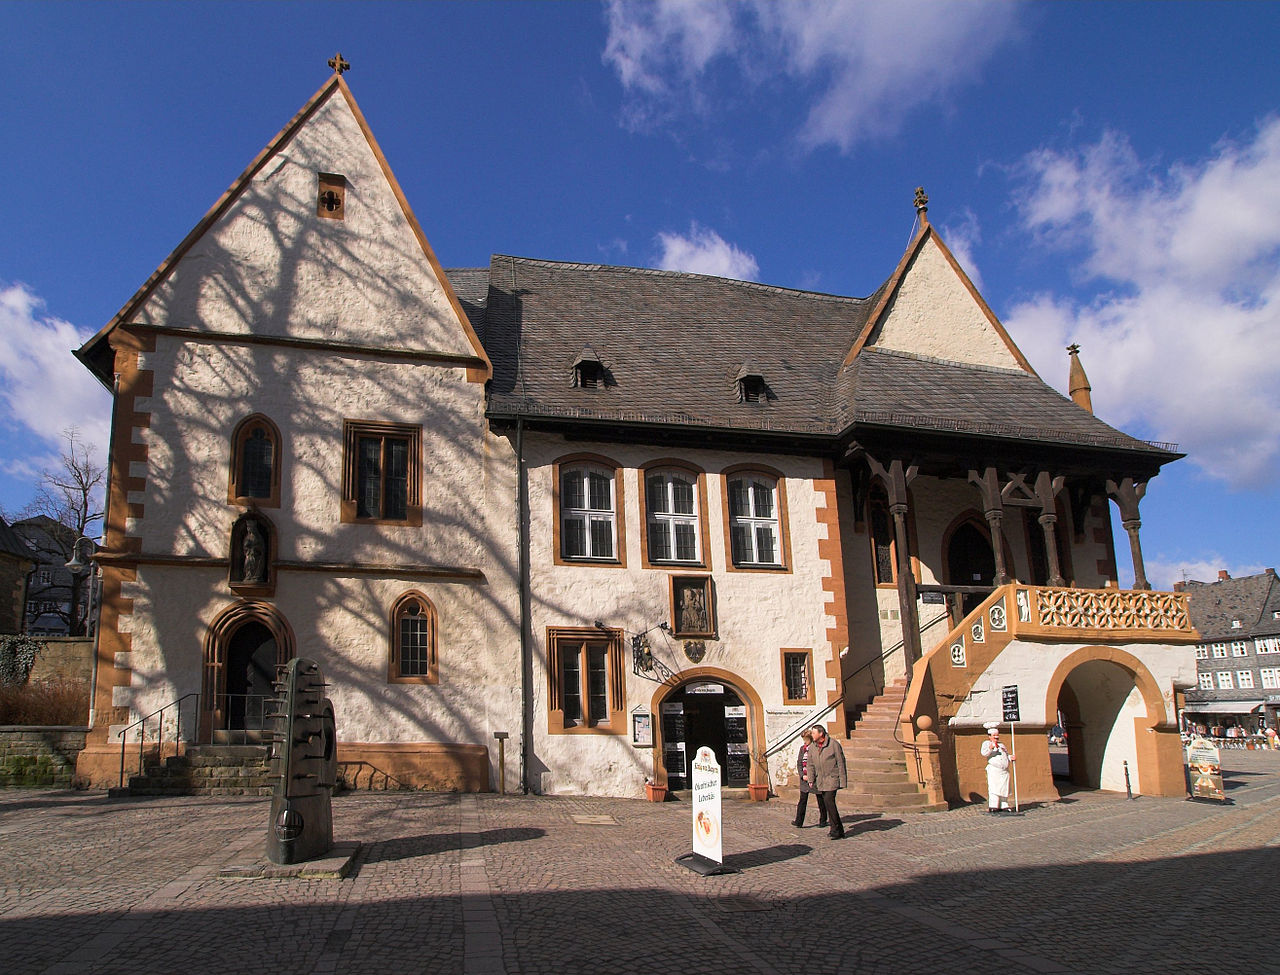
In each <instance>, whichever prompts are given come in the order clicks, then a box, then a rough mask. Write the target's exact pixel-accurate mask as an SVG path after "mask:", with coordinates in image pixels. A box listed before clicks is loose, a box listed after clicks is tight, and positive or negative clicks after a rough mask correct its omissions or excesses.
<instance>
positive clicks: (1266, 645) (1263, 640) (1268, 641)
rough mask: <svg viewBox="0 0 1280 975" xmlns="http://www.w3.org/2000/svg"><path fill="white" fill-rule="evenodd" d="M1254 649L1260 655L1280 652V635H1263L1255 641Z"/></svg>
mask: <svg viewBox="0 0 1280 975" xmlns="http://www.w3.org/2000/svg"><path fill="white" fill-rule="evenodd" d="M1253 643H1254V650H1255V652H1256V653H1258V654H1259V655H1262V654H1264V653H1280V637H1277V636H1263V637H1258V639H1256V640H1254V641H1253Z"/></svg>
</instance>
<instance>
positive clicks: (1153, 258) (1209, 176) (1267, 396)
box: [1006, 119, 1280, 487]
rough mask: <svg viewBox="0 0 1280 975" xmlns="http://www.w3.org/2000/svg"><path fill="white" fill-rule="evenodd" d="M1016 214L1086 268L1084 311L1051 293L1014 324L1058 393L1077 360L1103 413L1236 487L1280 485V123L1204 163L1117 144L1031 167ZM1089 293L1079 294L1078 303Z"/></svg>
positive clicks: (1024, 309) (1039, 158) (1049, 154)
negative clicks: (1152, 155) (1069, 355)
mask: <svg viewBox="0 0 1280 975" xmlns="http://www.w3.org/2000/svg"><path fill="white" fill-rule="evenodd" d="M1025 167H1026V168H1025V176H1026V179H1027V185H1026V191H1025V194H1024V195H1023V197H1022V199H1021V201H1020V212H1021V215H1022V218H1023V221H1024V223H1025V225H1026V227H1027V228H1028V229H1030V230H1031V231H1033V232H1034V233H1036V234H1038V235H1039V236H1040V237H1041V239H1042V240H1043V241H1045V242H1047V243H1049V244H1052V245H1057V246H1061V247H1062V248H1064V249H1076V250H1077V252H1078V253H1080V254H1082V255H1083V256H1082V257H1081V261H1080V264H1079V266H1078V269H1077V270H1078V273H1079V274H1080V276H1081V277H1082V284H1083V285H1085V286H1086V287H1089V288H1092V289H1093V292H1094V293H1093V294H1092V295H1091V296H1089V297H1086V298H1084V299H1078V298H1074V297H1063V296H1061V295H1053V294H1044V295H1039V296H1036V297H1035V298H1033V299H1031V300H1028V301H1026V302H1024V303H1022V304H1020V305H1018V306H1017V307H1015V308H1014V309H1013V310H1012V312H1011V313H1010V314H1009V315H1008V316H1006V318H1007V324H1008V326H1009V328H1010V330H1011V331H1012V332H1013V333H1014V337H1015V338H1016V340H1017V341H1018V343H1019V345H1020V346H1021V347H1022V349H1023V351H1024V352H1025V353H1026V354H1027V356H1028V358H1030V359H1031V361H1032V364H1033V365H1035V366H1036V367H1037V369H1038V370H1040V371H1041V374H1042V375H1043V376H1044V377H1045V378H1046V379H1047V380H1048V381H1050V382H1054V383H1055V384H1059V383H1060V382H1061V381H1065V378H1066V369H1065V368H1064V367H1063V362H1064V357H1063V347H1064V346H1065V345H1067V344H1068V343H1070V342H1078V343H1079V344H1080V346H1081V361H1082V362H1083V363H1084V365H1085V368H1086V370H1087V371H1088V373H1089V379H1090V382H1091V384H1092V386H1093V404H1094V409H1095V411H1096V412H1097V413H1098V414H1099V415H1101V416H1103V417H1104V418H1105V419H1107V420H1108V421H1110V422H1113V423H1116V424H1118V425H1121V426H1124V425H1140V426H1141V427H1142V429H1145V430H1149V431H1152V434H1151V435H1154V436H1155V437H1157V438H1159V439H1161V440H1169V441H1175V442H1178V443H1179V444H1180V446H1181V448H1182V449H1183V450H1185V451H1187V452H1188V453H1189V454H1190V459H1191V461H1192V463H1194V464H1196V465H1198V466H1199V467H1201V468H1202V469H1204V470H1205V471H1206V472H1207V473H1209V474H1210V475H1213V476H1215V477H1218V478H1221V479H1223V480H1226V481H1228V482H1229V483H1231V484H1232V485H1233V486H1235V487H1259V486H1262V485H1263V484H1265V483H1266V482H1267V481H1269V480H1270V481H1274V479H1275V478H1276V476H1277V475H1278V474H1280V356H1276V355H1275V353H1274V348H1275V346H1276V343H1277V340H1280V262H1278V261H1277V256H1280V119H1270V120H1268V121H1266V122H1265V123H1263V124H1262V125H1261V126H1260V127H1259V129H1258V131H1257V133H1256V135H1255V137H1254V138H1253V139H1252V140H1251V141H1247V142H1242V143H1235V142H1223V143H1221V144H1220V145H1218V146H1216V147H1215V148H1214V150H1213V153H1212V155H1211V156H1210V157H1209V158H1208V159H1206V160H1203V161H1201V162H1199V163H1197V164H1187V163H1180V164H1177V165H1174V166H1170V167H1167V168H1165V169H1163V170H1161V169H1160V168H1158V167H1156V166H1154V165H1151V164H1147V163H1143V162H1142V161H1141V160H1139V159H1138V158H1137V156H1136V154H1135V153H1134V151H1133V149H1132V147H1131V146H1130V145H1129V143H1128V142H1127V140H1126V139H1125V138H1124V137H1123V136H1120V135H1117V134H1115V133H1108V134H1107V135H1105V136H1104V137H1103V138H1102V139H1100V140H1099V141H1098V142H1097V143H1096V144H1095V145H1091V146H1087V147H1085V148H1083V149H1079V150H1076V151H1063V152H1060V151H1050V150H1042V151H1039V152H1037V153H1034V154H1033V155H1031V156H1029V157H1028V158H1027V159H1026V160H1025ZM1082 290H1083V289H1082Z"/></svg>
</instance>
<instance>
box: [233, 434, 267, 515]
mask: <svg viewBox="0 0 1280 975" xmlns="http://www.w3.org/2000/svg"><path fill="white" fill-rule="evenodd" d="M272 452H273V451H272V443H271V438H270V437H268V436H267V431H266V430H264V429H262V427H257V428H255V429H254V430H253V432H252V433H250V434H249V437H248V439H246V440H245V442H244V453H243V455H242V457H241V464H240V494H241V495H242V496H244V497H246V498H269V497H271V461H272V456H271V455H272Z"/></svg>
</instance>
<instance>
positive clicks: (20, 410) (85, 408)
mask: <svg viewBox="0 0 1280 975" xmlns="http://www.w3.org/2000/svg"><path fill="white" fill-rule="evenodd" d="M42 309H43V302H42V301H41V300H40V299H39V298H38V297H36V296H35V295H33V294H32V293H31V292H30V291H28V290H27V289H26V288H25V287H24V286H23V285H21V284H12V285H8V286H7V287H0V377H3V388H2V389H0V415H2V416H3V417H4V421H5V423H6V424H7V426H8V427H9V428H10V429H11V430H12V429H18V428H24V429H26V430H27V431H29V432H30V433H31V434H33V435H34V436H35V437H36V438H38V440H39V441H40V442H39V443H36V444H32V445H31V447H30V449H29V451H28V454H27V456H25V457H10V458H6V459H4V461H3V467H4V469H5V470H6V471H9V472H12V473H15V474H21V473H30V472H31V470H32V469H33V468H34V469H36V470H39V469H42V468H44V467H50V466H56V463H57V457H58V451H59V450H60V448H61V446H62V432H63V431H64V430H66V429H68V428H70V427H77V428H78V429H79V430H80V433H81V439H82V440H83V441H84V442H85V443H87V444H92V445H93V446H94V447H95V448H96V453H95V461H96V462H97V463H98V464H103V463H104V462H105V458H106V448H107V438H108V435H109V431H110V415H111V403H110V399H111V397H110V395H109V394H108V393H107V391H106V390H105V389H103V388H102V386H101V385H99V384H98V382H97V381H96V380H94V379H93V377H92V376H90V375H89V372H88V370H87V369H85V367H84V366H83V365H81V364H80V362H79V361H77V360H76V358H75V357H74V356H73V355H72V354H71V350H72V349H75V348H79V347H80V346H81V345H83V344H84V342H85V340H86V339H87V338H89V337H90V335H91V334H92V333H90V332H82V331H80V330H79V329H77V328H76V327H75V326H74V325H72V324H71V323H70V322H67V321H64V320H62V319H60V318H52V317H49V316H46V315H43V314H41V311H42ZM50 458H51V459H52V462H50Z"/></svg>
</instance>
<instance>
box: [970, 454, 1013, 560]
mask: <svg viewBox="0 0 1280 975" xmlns="http://www.w3.org/2000/svg"><path fill="white" fill-rule="evenodd" d="M969 483H970V484H973V485H974V486H975V487H977V488H978V490H979V491H981V492H982V514H983V516H984V517H985V518H986V519H987V526H988V527H989V528H990V529H991V554H992V555H993V556H995V562H996V579H995V583H996V585H997V586H1007V585H1008V584H1009V583H1011V582H1013V578H1012V577H1011V576H1010V575H1009V569H1008V567H1007V566H1006V565H1005V563H1004V527H1003V525H1004V497H1003V495H1002V494H1001V490H1000V473H999V472H998V471H997V470H996V469H995V468H994V467H988V468H986V469H985V470H984V471H983V472H982V473H981V474H979V473H978V472H977V471H970V472H969Z"/></svg>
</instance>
